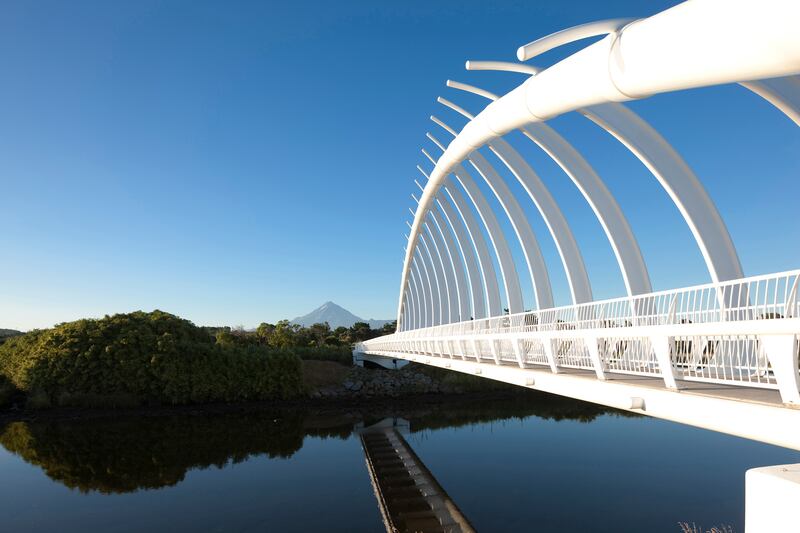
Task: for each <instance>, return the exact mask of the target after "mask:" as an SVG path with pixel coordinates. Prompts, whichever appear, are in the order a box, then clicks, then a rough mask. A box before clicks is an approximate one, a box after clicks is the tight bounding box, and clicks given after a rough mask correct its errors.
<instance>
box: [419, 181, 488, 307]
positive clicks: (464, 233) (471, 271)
mask: <svg viewBox="0 0 800 533" xmlns="http://www.w3.org/2000/svg"><path fill="white" fill-rule="evenodd" d="M443 196H444V195H442V197H441V198H440V197H438V196H437V198H436V203H437V204H438V205H439V209H441V210H442V215H443V216H444V219H445V221H446V222H447V225H448V226H450V231H451V232H452V234H453V236H454V237H455V242H456V244H457V245H458V251H459V252H460V255H461V257H463V259H464V269H465V271H466V276H467V282H468V285H466V284H464V285H461V286H462V287H467V286H468V287H469V295H470V296H469V301H470V302H471V304H472V306H471V307H470V306H469V305H467V299H466V298H462V299H461V320H467V319H468V317H469V318H475V317H482V316H485V315H486V311H485V310H486V303H485V301H484V294H485V293H484V291H483V285H481V276H482V272H481V269H480V266H479V264H478V258H477V255H476V253H475V247H474V246H473V245H472V240H471V236H470V235H469V230H468V228H467V226H466V224H465V223H464V222H463V220H460V217H459V216H458V214H457V213H456V209H454V208H453V206H452V205H451V204H450V202H449V201H448V200H447V198H444V197H443ZM431 211H433V210H431ZM445 235H447V234H445Z"/></svg>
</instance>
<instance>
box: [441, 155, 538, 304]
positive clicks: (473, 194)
mask: <svg viewBox="0 0 800 533" xmlns="http://www.w3.org/2000/svg"><path fill="white" fill-rule="evenodd" d="M453 173H454V174H455V176H456V179H457V180H458V182H459V183H460V184H461V186H462V187H463V188H464V191H465V192H466V193H467V197H469V199H470V200H471V201H472V204H473V205H474V206H475V209H476V210H477V211H478V218H480V220H481V222H482V223H483V226H484V227H485V228H486V233H487V234H488V235H489V242H490V243H491V245H492V249H494V253H495V257H497V264H498V266H499V267H500V278H501V279H502V280H503V288H504V290H505V295H506V303H507V305H508V308H509V310H511V309H517V310H518V311H512V312H517V313H518V312H521V311H523V310H524V309H523V308H524V306H523V303H522V289H521V288H520V286H519V276H518V275H517V268H516V266H515V265H514V258H513V257H512V255H511V249H510V248H509V246H508V242H507V241H506V237H505V234H504V233H503V230H502V228H501V227H500V223H499V222H498V220H497V216H496V215H495V214H494V210H492V208H491V206H490V205H489V202H487V201H486V197H485V196H484V195H483V192H481V190H480V188H479V187H478V185H477V184H476V183H475V180H474V179H473V178H472V175H471V174H470V172H469V171H468V170H467V169H466V168H464V167H463V166H461V165H457V166H456V168H455V171H454V172H453ZM491 311H492V314H491V315H489V316H497V315H499V314H501V313H503V306H502V304H501V303H500V300H499V298H498V301H497V309H491Z"/></svg>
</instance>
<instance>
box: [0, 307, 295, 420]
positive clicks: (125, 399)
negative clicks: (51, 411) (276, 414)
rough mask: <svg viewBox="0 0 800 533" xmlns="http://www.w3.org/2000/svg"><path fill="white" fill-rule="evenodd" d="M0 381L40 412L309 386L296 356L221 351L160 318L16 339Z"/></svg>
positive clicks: (87, 323) (228, 397)
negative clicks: (60, 407)
mask: <svg viewBox="0 0 800 533" xmlns="http://www.w3.org/2000/svg"><path fill="white" fill-rule="evenodd" d="M0 374H2V375H4V376H5V377H6V378H8V379H9V380H10V381H11V383H12V384H13V385H14V386H15V387H17V388H18V389H20V390H22V391H24V392H26V393H27V394H28V395H29V396H30V397H33V396H35V402H34V403H35V404H37V405H40V406H45V405H46V404H47V403H48V402H54V403H56V404H59V405H93V406H94V405H106V406H118V405H130V404H132V403H137V402H138V403H142V402H154V401H155V402H166V403H173V404H180V403H194V402H212V401H245V400H262V399H272V398H287V397H291V396H293V395H296V394H299V393H300V392H301V391H302V387H303V381H302V371H301V367H300V361H299V360H298V358H297V357H295V356H293V355H291V354H288V353H270V352H268V351H266V350H265V349H264V348H259V347H258V346H238V345H229V344H224V345H223V344H215V342H214V339H213V338H212V337H210V336H209V335H208V333H207V332H206V331H204V330H203V329H202V328H198V327H197V326H195V325H194V324H192V323H191V322H189V321H188V320H184V319H181V318H178V317H176V316H174V315H171V314H169V313H164V312H161V311H153V312H152V313H144V312H141V311H138V312H135V313H129V314H119V315H114V316H110V317H109V316H107V317H105V318H103V319H100V320H78V321H76V322H69V323H65V324H60V325H58V326H56V327H54V328H52V329H48V330H40V331H33V332H31V333H28V334H26V335H23V336H21V337H15V338H13V339H10V340H8V341H7V342H5V343H4V344H3V345H2V346H0ZM29 401H30V398H29Z"/></svg>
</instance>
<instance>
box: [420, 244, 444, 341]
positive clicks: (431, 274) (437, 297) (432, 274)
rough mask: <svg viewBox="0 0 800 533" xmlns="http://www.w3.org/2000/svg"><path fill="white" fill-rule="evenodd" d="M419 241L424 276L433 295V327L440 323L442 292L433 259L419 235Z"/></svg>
mask: <svg viewBox="0 0 800 533" xmlns="http://www.w3.org/2000/svg"><path fill="white" fill-rule="evenodd" d="M420 241H421V242H422V247H421V248H420V255H421V256H422V265H423V268H424V269H425V274H426V275H427V276H428V279H429V280H430V281H431V291H432V293H433V325H434V326H438V325H439V324H441V323H442V322H441V319H442V291H441V288H440V286H439V275H438V273H437V272H436V268H434V261H433V257H432V256H431V252H430V248H429V247H428V240H427V239H426V238H425V235H424V234H421V235H420Z"/></svg>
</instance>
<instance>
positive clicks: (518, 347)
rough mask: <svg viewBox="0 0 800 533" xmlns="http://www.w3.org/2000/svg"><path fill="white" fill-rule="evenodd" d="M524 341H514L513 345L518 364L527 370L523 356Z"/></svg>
mask: <svg viewBox="0 0 800 533" xmlns="http://www.w3.org/2000/svg"><path fill="white" fill-rule="evenodd" d="M521 342H522V340H520V339H512V340H511V345H512V346H513V347H514V355H515V356H516V357H517V364H518V365H519V367H520V368H525V359H524V357H523V355H522V346H521V344H520V343H521Z"/></svg>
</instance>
